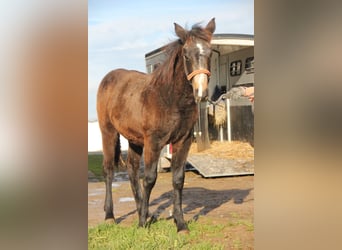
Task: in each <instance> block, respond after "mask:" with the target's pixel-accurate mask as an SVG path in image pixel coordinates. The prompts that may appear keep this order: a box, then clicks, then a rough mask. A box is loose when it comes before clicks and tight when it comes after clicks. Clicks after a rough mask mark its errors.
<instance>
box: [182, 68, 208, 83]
mask: <svg viewBox="0 0 342 250" xmlns="http://www.w3.org/2000/svg"><path fill="white" fill-rule="evenodd" d="M201 73H204V74H207V75H208V77H209V76H210V75H211V73H210V71H209V70H207V69H197V70H194V71H192V72H191V73H190V74H188V75H187V76H186V78H187V79H188V81H191V79H192V78H193V77H194V76H195V75H198V74H201Z"/></svg>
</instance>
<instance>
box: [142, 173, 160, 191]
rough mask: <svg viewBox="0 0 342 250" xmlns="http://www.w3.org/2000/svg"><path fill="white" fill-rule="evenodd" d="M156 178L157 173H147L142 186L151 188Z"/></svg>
mask: <svg viewBox="0 0 342 250" xmlns="http://www.w3.org/2000/svg"><path fill="white" fill-rule="evenodd" d="M156 180H157V173H149V174H146V175H145V178H144V186H145V187H150V188H152V187H153V186H154V184H155V183H156Z"/></svg>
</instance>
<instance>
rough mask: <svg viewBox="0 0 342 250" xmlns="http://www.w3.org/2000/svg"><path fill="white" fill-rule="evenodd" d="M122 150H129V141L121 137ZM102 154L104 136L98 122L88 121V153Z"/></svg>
mask: <svg viewBox="0 0 342 250" xmlns="http://www.w3.org/2000/svg"><path fill="white" fill-rule="evenodd" d="M120 142H121V150H122V151H124V150H128V141H127V140H126V138H125V137H123V136H120ZM98 151H100V152H102V136H101V131H100V127H99V123H98V121H88V152H98Z"/></svg>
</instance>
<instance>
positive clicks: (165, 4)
mask: <svg viewBox="0 0 342 250" xmlns="http://www.w3.org/2000/svg"><path fill="white" fill-rule="evenodd" d="M213 17H215V19H216V31H215V33H240V34H254V2H253V1H251V0H245V1H227V0H226V1H224V0H211V1H208V0H207V1H202V0H196V1H195V0H188V1H187V0H171V1H160V0H158V1H155V0H151V1H148V0H145V1H138V0H126V1H122V0H120V1H116V0H114V1H113V0H112V1H107V0H89V1H88V119H90V120H93V119H96V118H97V116H96V92H97V88H98V85H99V84H100V82H101V80H102V78H103V77H104V76H105V74H107V73H108V72H109V71H110V70H112V69H115V68H127V69H135V70H139V71H143V72H146V69H145V54H146V53H148V52H150V51H152V50H154V49H156V48H159V47H161V46H163V45H165V44H167V43H169V42H171V41H173V40H175V39H176V36H175V33H174V25H173V23H174V22H176V23H178V24H179V25H181V26H183V27H186V28H191V26H192V25H193V24H195V23H202V24H203V25H206V24H207V22H209V21H210V19H211V18H213Z"/></svg>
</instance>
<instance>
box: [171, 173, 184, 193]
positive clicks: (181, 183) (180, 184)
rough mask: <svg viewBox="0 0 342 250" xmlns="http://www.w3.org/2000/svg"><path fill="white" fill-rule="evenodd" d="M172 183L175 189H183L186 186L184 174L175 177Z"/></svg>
mask: <svg viewBox="0 0 342 250" xmlns="http://www.w3.org/2000/svg"><path fill="white" fill-rule="evenodd" d="M172 184H173V188H174V189H177V190H179V189H182V188H183V186H184V176H182V177H178V178H174V179H173V183H172Z"/></svg>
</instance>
